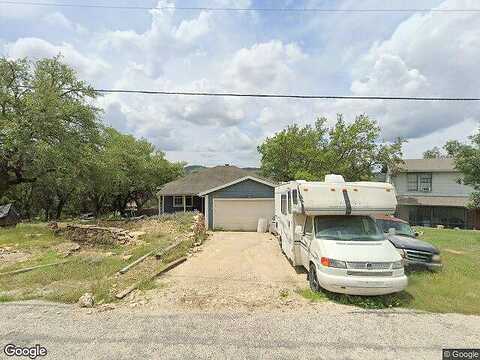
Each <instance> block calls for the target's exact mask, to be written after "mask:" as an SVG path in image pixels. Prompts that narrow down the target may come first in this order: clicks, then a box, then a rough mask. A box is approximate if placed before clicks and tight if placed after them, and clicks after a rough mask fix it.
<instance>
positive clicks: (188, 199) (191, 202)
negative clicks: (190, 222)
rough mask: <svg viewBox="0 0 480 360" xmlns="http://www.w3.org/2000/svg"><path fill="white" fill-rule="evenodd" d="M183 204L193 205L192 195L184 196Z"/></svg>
mask: <svg viewBox="0 0 480 360" xmlns="http://www.w3.org/2000/svg"><path fill="white" fill-rule="evenodd" d="M185 206H186V207H192V206H193V196H185Z"/></svg>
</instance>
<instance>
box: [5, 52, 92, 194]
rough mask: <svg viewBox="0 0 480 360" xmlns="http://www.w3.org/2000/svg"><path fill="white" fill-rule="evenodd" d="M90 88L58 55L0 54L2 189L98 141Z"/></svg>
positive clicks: (27, 179) (35, 175)
mask: <svg viewBox="0 0 480 360" xmlns="http://www.w3.org/2000/svg"><path fill="white" fill-rule="evenodd" d="M95 98H96V93H95V91H94V90H93V88H92V87H91V86H89V85H87V84H86V83H85V82H84V81H81V80H79V79H78V78H77V76H76V73H75V71H74V70H73V69H72V68H70V67H69V66H67V65H65V64H63V63H62V62H61V58H60V57H59V56H57V57H54V58H52V59H42V60H38V61H36V62H32V61H29V60H27V59H20V60H9V59H6V58H0V192H5V191H7V190H8V189H9V188H10V187H11V186H13V185H16V184H21V183H25V182H35V181H36V180H37V179H38V178H39V177H40V176H42V175H44V174H46V173H49V172H54V171H55V170H56V168H57V166H58V165H59V163H62V162H64V161H65V160H68V161H70V163H72V164H74V163H76V162H77V161H78V158H79V156H80V155H79V150H80V149H83V148H84V147H85V146H90V145H91V144H93V143H95V142H97V141H98V129H99V118H98V117H99V113H100V111H99V110H98V109H97V108H96V107H94V106H93V105H91V100H92V99H95Z"/></svg>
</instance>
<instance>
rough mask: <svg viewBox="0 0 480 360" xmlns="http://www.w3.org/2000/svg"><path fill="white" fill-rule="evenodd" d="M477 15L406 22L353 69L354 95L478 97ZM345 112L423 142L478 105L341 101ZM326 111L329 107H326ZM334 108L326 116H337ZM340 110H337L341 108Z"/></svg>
mask: <svg viewBox="0 0 480 360" xmlns="http://www.w3.org/2000/svg"><path fill="white" fill-rule="evenodd" d="M473 6H475V2H474V1H451V0H448V1H445V2H443V3H442V4H441V5H440V6H439V8H468V7H473ZM479 21H480V15H479V14H478V13H455V14H452V15H448V16H443V15H439V14H432V13H427V14H423V15H418V14H417V15H413V16H411V17H410V18H408V19H407V20H405V21H403V22H402V23H401V24H400V25H399V26H398V28H397V29H396V30H395V31H394V32H393V34H392V36H391V37H390V38H389V39H387V40H385V41H383V42H378V43H376V44H374V45H373V46H372V47H371V49H370V50H369V51H368V52H367V53H366V54H365V55H364V56H363V57H362V58H361V59H360V60H359V61H358V62H357V64H356V65H355V66H354V68H353V71H352V77H353V81H352V84H351V91H352V93H353V94H354V95H384V96H427V97H428V96H432V97H437V96H446V97H467V96H473V95H475V94H476V93H478V88H479V87H480V70H478V66H476V65H475V63H476V61H477V60H478V59H480V27H479V26H478V23H479ZM335 106H336V108H337V109H341V111H342V112H346V113H350V114H352V113H353V112H354V111H355V112H356V113H357V114H358V113H361V112H365V113H367V114H369V115H371V116H373V117H375V118H376V119H377V120H378V121H379V122H380V124H381V126H382V128H383V133H384V136H385V137H386V138H387V139H392V138H394V137H397V136H402V137H407V138H420V137H423V136H426V135H428V134H431V133H432V132H435V131H438V130H439V129H443V128H446V127H449V126H452V125H454V124H458V123H461V122H463V121H465V120H466V119H467V118H477V119H478V113H479V110H480V107H479V106H478V104H476V103H468V104H467V103H439V102H405V101H403V102H402V101H363V102H362V101H339V102H336V103H335ZM322 108H323V109H325V107H324V105H322ZM332 110H333V109H330V110H327V112H333V111H332ZM337 111H338V110H337Z"/></svg>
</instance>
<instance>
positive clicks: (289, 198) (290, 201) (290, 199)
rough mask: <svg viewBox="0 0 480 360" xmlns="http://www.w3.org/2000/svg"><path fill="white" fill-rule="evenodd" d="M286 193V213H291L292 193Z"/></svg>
mask: <svg viewBox="0 0 480 360" xmlns="http://www.w3.org/2000/svg"><path fill="white" fill-rule="evenodd" d="M287 194H288V199H287V203H288V213H289V214H291V213H292V195H291V193H290V191H289V192H288V193H287Z"/></svg>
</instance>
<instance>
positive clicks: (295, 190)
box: [292, 189, 298, 205]
mask: <svg viewBox="0 0 480 360" xmlns="http://www.w3.org/2000/svg"><path fill="white" fill-rule="evenodd" d="M292 202H293V204H294V205H297V204H298V193H297V189H293V190H292Z"/></svg>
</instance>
